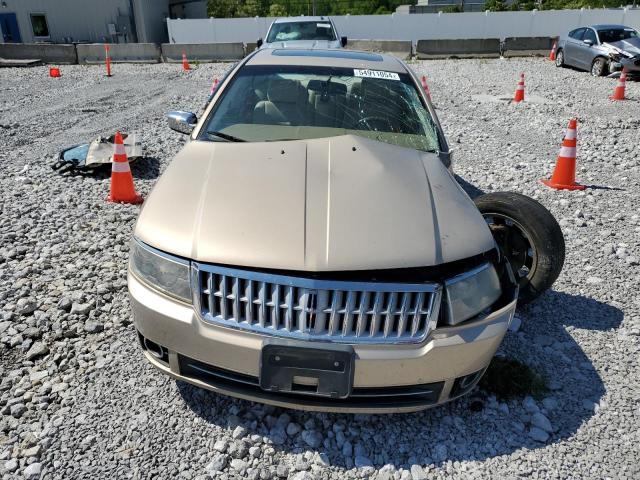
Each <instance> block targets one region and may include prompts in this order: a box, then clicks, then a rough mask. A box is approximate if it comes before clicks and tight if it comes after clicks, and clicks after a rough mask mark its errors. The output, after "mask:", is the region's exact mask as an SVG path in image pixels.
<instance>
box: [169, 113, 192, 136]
mask: <svg viewBox="0 0 640 480" xmlns="http://www.w3.org/2000/svg"><path fill="white" fill-rule="evenodd" d="M167 122H168V123H169V128H170V129H171V130H174V131H176V132H180V133H185V134H187V135H189V134H191V132H192V131H193V128H194V127H195V126H196V123H198V117H196V114H195V113H191V112H182V111H179V110H176V111H172V112H169V113H167Z"/></svg>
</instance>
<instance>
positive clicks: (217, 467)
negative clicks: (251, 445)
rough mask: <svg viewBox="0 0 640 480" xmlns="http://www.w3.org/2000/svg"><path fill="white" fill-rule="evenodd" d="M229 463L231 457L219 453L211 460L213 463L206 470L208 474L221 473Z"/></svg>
mask: <svg viewBox="0 0 640 480" xmlns="http://www.w3.org/2000/svg"><path fill="white" fill-rule="evenodd" d="M228 461H229V455H225V454H224V453H218V454H216V455H214V457H213V458H212V459H211V462H209V463H208V464H207V466H206V467H205V469H206V470H207V471H208V472H214V473H215V472H221V471H223V470H224V467H226V466H227V462H228Z"/></svg>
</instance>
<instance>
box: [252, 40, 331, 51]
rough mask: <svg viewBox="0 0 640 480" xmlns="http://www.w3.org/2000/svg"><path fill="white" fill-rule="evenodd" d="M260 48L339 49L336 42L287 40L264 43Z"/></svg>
mask: <svg viewBox="0 0 640 480" xmlns="http://www.w3.org/2000/svg"><path fill="white" fill-rule="evenodd" d="M262 48H302V49H306V48H319V49H327V48H340V42H339V41H337V40H289V41H286V42H271V43H264V44H263V46H262Z"/></svg>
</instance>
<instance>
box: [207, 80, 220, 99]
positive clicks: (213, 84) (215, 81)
mask: <svg viewBox="0 0 640 480" xmlns="http://www.w3.org/2000/svg"><path fill="white" fill-rule="evenodd" d="M217 89H218V79H217V78H215V79H214V80H213V83H212V84H211V91H210V92H209V95H213V94H214V93H215V91H216V90H217Z"/></svg>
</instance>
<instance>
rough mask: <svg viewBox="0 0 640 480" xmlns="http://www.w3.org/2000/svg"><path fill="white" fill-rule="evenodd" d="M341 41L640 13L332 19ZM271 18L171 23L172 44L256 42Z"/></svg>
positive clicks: (445, 35)
mask: <svg viewBox="0 0 640 480" xmlns="http://www.w3.org/2000/svg"><path fill="white" fill-rule="evenodd" d="M332 18H333V20H334V22H335V23H336V27H337V28H338V30H339V33H340V35H346V36H347V37H349V38H354V39H384V40H412V41H413V42H415V41H417V40H420V39H426V40H430V39H434V40H435V39H465V38H501V39H503V38H506V37H549V36H551V37H553V36H558V35H561V34H563V33H566V32H568V31H569V30H571V29H573V28H576V27H580V26H584V25H593V24H598V23H601V24H602V23H617V24H623V25H628V26H630V27H634V28H636V29H638V30H640V9H624V10H603V9H593V10H585V9H583V10H543V11H531V12H484V13H475V12H474V13H437V14H413V15H409V14H397V13H394V14H392V15H345V16H335V17H332ZM273 20H274V19H273V18H263V17H255V18H208V19H206V18H205V19H196V20H181V19H177V20H171V19H167V28H168V30H169V42H171V43H215V42H255V41H256V40H257V39H258V38H261V37H264V36H265V34H266V32H267V29H268V28H269V25H270V24H271V22H272V21H273Z"/></svg>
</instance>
